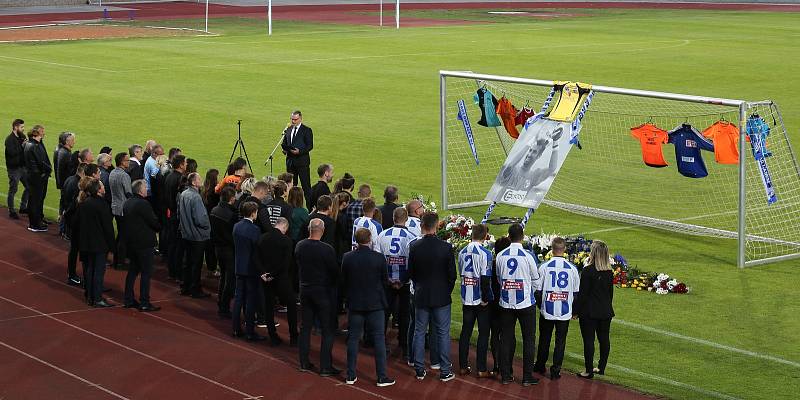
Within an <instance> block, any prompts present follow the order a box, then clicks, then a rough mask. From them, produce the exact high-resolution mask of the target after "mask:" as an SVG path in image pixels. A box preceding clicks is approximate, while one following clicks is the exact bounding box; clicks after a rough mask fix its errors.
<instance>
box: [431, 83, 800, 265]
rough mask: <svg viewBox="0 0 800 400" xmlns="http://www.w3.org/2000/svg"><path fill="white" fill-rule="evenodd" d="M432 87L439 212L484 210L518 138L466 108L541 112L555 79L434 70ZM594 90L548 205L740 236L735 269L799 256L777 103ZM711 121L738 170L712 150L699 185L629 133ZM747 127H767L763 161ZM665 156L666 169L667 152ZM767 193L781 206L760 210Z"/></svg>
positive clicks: (797, 195)
mask: <svg viewBox="0 0 800 400" xmlns="http://www.w3.org/2000/svg"><path fill="white" fill-rule="evenodd" d="M439 82H440V140H441V144H440V146H441V148H440V150H441V168H442V174H441V182H442V192H441V196H442V197H441V203H442V206H443V208H444V209H455V208H463V207H473V206H485V205H488V204H489V202H488V201H486V200H485V195H486V193H487V192H488V190H489V188H490V187H491V185H492V182H493V181H494V179H495V177H496V176H497V173H498V172H499V170H500V167H501V166H502V164H503V162H505V161H506V156H507V155H508V152H509V151H510V149H511V147H512V146H513V144H514V139H512V138H511V137H510V136H509V135H508V134H507V133H506V131H505V129H504V127H503V126H502V125H501V126H499V127H484V126H479V125H478V124H476V123H475V122H477V121H478V119H479V118H480V117H481V111H480V109H479V107H478V106H477V105H474V103H473V96H474V95H475V92H476V90H478V89H479V88H485V89H486V90H489V91H491V92H492V93H493V94H494V95H495V96H496V97H497V99H500V98H501V95H502V96H503V97H506V98H507V99H508V100H510V101H511V102H512V103H513V104H514V105H515V106H517V107H520V106H522V104H525V105H526V107H530V108H531V109H534V110H536V111H538V109H539V107H541V105H542V104H543V103H544V101H545V99H546V98H547V96H548V94H549V93H550V91H551V88H552V87H553V85H554V81H550V80H540V79H525V78H516V77H508V76H497V75H487V74H476V73H472V72H458V71H440V72H439ZM591 88H592V90H593V91H594V93H595V94H594V99H593V102H592V106H591V107H590V108H589V109H588V111H587V112H586V115H585V118H584V120H583V130H582V131H581V133H580V143H581V144H582V149H573V150H572V152H571V153H570V154H569V156H568V157H567V160H566V162H565V163H564V166H563V167H562V168H561V170H560V171H559V173H558V176H556V179H555V181H554V182H553V186H552V187H551V189H550V191H549V192H548V193H547V196H546V197H545V200H544V203H545V204H547V205H548V206H551V207H556V208H559V209H563V210H567V211H570V212H574V213H578V214H583V215H589V216H593V217H598V218H604V219H610V220H616V221H621V222H625V223H629V224H634V225H641V226H648V227H654V228H660V229H665V230H670V231H675V232H679V233H682V234H691V235H698V236H710V237H719V238H727V239H736V240H737V241H738V246H737V253H738V254H737V264H738V266H739V267H745V266H753V265H759V264H765V263H770V262H777V261H782V260H788V259H793V258H798V257H800V167H799V166H798V163H797V160H796V157H795V154H794V151H793V149H792V147H791V144H790V142H789V139H788V135H787V133H786V128H785V126H784V123H783V118H782V116H781V114H780V111H779V109H778V107H777V105H776V104H775V103H773V102H772V101H768V100H767V101H759V102H750V101H746V100H735V99H723V98H714V97H703V96H693V95H683V94H675V93H664V92H655V91H646V90H636V89H626V88H618V87H609V86H597V85H592V87H591ZM459 101H462V106H463V104H464V103H465V104H467V110H468V112H467V116H468V119H469V120H471V122H472V123H471V130H470V133H469V134H467V135H465V128H464V125H463V122H462V121H460V120H459V119H458V114H459V110H458V103H459ZM461 112H462V113H463V112H464V111H463V109H462V111H461ZM754 118H758V119H757V120H756V119H754ZM717 121H725V122H726V123H733V124H735V125H736V126H737V127H738V131H739V137H738V149H739V151H738V165H737V164H733V165H723V164H718V163H716V162H715V158H714V156H715V155H714V152H713V151H712V152H703V154H704V157H705V159H706V162H705V164H706V165H707V167H708V176H707V177H705V178H702V179H691V178H686V177H683V176H680V175H679V174H678V172H677V171H676V168H675V165H674V164H675V161H674V158H672V161H668V164H669V166H668V167H666V168H650V167H647V166H645V165H644V163H643V162H642V153H641V150H640V143H639V142H638V141H637V140H636V139H634V138H633V137H631V134H630V129H631V128H633V127H635V126H637V125H641V124H644V123H653V124H655V125H658V126H659V127H660V128H662V129H664V130H666V131H669V130H671V129H672V128H674V127H675V126H681V125H682V124H690V125H692V126H694V127H697V129H698V131H702V130H703V129H705V128H706V127H708V126H710V125H712V124H714V123H715V122H717ZM727 121H729V122H727ZM753 121H761V122H762V123H763V126H768V128H765V129H766V130H767V134H768V135H769V136H768V138H767V139H765V142H766V146H768V147H766V148H767V149H769V151H768V153H769V154H768V158H765V157H761V158H760V160H761V161H757V160H756V158H755V156H756V150H755V147H753V148H752V149H751V145H750V143H749V137H748V133H749V132H750V131H754V130H756V128H755V125H753V126H751V125H750V124H751V123H754V122H753ZM766 137H767V136H765V138H766ZM754 140H755V139H754ZM756 142H757V140H756ZM664 147H666V149H662V151H663V152H664V154H665V155H667V157H666V159H667V160H670V158H671V157H669V156H668V154H669V153H670V151H669V150H670V149H671V148H672V145H670V144H664ZM759 154H761V153H759ZM478 159H479V162H478ZM734 162H735V161H734ZM765 170H766V171H767V172H766V173H764V172H763V171H765ZM768 188H771V189H772V190H774V193H775V194H776V196H777V201H770V202H768V201H767V198H768V193H769V190H768ZM520 210H522V209H520ZM521 212H522V211H521Z"/></svg>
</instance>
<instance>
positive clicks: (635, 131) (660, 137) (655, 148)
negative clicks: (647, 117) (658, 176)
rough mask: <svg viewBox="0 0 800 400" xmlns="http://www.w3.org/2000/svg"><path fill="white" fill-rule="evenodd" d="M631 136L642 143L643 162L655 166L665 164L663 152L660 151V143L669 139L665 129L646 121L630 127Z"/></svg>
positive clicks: (663, 165) (664, 165) (659, 166)
mask: <svg viewBox="0 0 800 400" xmlns="http://www.w3.org/2000/svg"><path fill="white" fill-rule="evenodd" d="M631 136H633V137H635V138H636V139H638V140H639V143H640V144H641V145H642V160H643V161H644V163H645V164H647V165H649V166H651V167H655V168H661V167H666V166H667V162H666V161H665V160H664V154H663V153H661V145H663V144H665V143H667V141H668V140H669V135H668V134H667V131H665V130H663V129H661V128H659V127H657V126H655V125H653V124H650V123H647V124H644V125H640V126H637V127H636V128H631Z"/></svg>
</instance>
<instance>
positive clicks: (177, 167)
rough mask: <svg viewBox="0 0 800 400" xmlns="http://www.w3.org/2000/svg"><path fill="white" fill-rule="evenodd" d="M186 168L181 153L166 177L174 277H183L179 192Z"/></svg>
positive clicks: (171, 260) (170, 263) (170, 272)
mask: <svg viewBox="0 0 800 400" xmlns="http://www.w3.org/2000/svg"><path fill="white" fill-rule="evenodd" d="M185 170H186V156H184V155H182V154H179V155H177V156H175V157H174V158H173V160H172V172H170V173H169V175H167V177H166V178H165V179H164V190H163V193H164V203H165V205H166V207H167V212H168V213H169V219H168V221H169V222H168V224H169V230H168V232H167V260H168V263H169V277H170V278H172V279H179V278H180V277H181V265H182V263H183V243H182V240H181V239H180V237H179V233H178V230H179V229H178V227H179V226H180V220H179V219H178V193H179V188H180V184H181V177H183V172H184V171H185ZM186 294H187V295H188V294H190V293H186Z"/></svg>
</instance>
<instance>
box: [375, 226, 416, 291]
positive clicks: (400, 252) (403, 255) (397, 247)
mask: <svg viewBox="0 0 800 400" xmlns="http://www.w3.org/2000/svg"><path fill="white" fill-rule="evenodd" d="M415 238H416V236H414V234H413V233H411V232H409V231H408V229H406V228H405V227H402V226H393V227H391V228H389V229H386V230H384V231H383V232H381V233H380V235H378V247H379V250H378V251H380V252H381V253H382V254H383V255H384V256H385V257H386V264H387V265H388V266H389V280H391V281H400V282H403V283H406V282H408V246H409V245H410V244H411V241H412V240H414V239H415Z"/></svg>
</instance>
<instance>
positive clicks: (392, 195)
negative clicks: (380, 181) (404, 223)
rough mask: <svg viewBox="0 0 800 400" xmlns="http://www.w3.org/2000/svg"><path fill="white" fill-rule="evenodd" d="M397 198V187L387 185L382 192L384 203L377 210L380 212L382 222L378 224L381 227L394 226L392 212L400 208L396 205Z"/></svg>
mask: <svg viewBox="0 0 800 400" xmlns="http://www.w3.org/2000/svg"><path fill="white" fill-rule="evenodd" d="M398 197H399V196H398V194H397V186H394V185H389V186H387V187H386V189H384V190H383V199H384V201H385V202H384V203H383V205H382V206H380V207H378V209H379V210H381V219H382V221H379V222H380V223H381V225H382V226H384V227H389V226H392V225H394V210H396V209H397V207H400V205H399V204H397V199H398Z"/></svg>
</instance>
